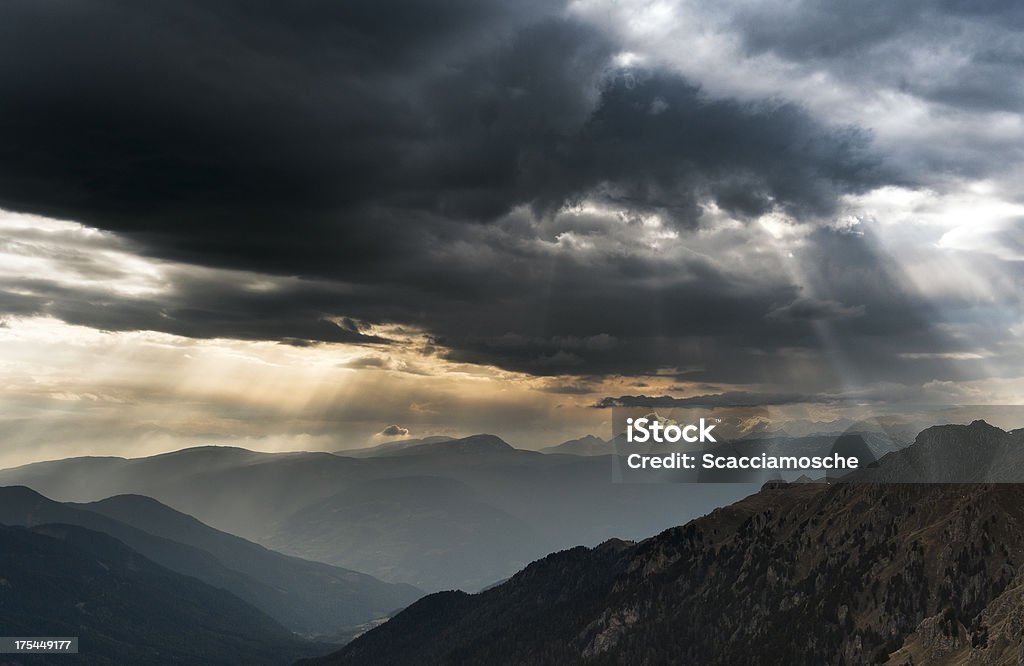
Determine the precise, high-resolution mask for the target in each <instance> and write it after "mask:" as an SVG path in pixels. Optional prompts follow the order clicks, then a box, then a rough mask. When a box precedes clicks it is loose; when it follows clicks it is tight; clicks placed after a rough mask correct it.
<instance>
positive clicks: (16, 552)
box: [0, 524, 324, 664]
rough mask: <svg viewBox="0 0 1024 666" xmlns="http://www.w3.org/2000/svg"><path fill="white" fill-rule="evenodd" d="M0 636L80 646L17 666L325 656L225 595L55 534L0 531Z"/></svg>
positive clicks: (108, 545)
mask: <svg viewBox="0 0 1024 666" xmlns="http://www.w3.org/2000/svg"><path fill="white" fill-rule="evenodd" d="M0 627H3V632H4V633H5V634H6V635H10V636H78V637H79V652H80V654H79V655H78V656H77V657H69V656H68V655H53V656H52V658H51V659H49V660H47V658H46V657H45V656H37V655H33V656H32V657H26V658H23V661H24V662H25V663H41V662H43V661H47V662H52V663H76V664H78V663H86V664H171V663H188V664H228V663H244V664H286V663H289V661H291V660H294V659H296V658H298V657H301V656H303V655H309V654H310V653H315V652H316V651H317V650H323V649H324V646H323V645H319V646H318V645H316V644H311V643H307V642H305V641H302V640H301V639H299V638H298V637H296V636H294V635H293V634H291V633H290V632H289V631H288V630H286V629H285V628H284V627H282V626H281V625H280V624H278V623H277V622H275V621H274V620H272V619H271V618H270V617H268V616H267V615H266V614H264V613H262V612H261V611H259V610H256V609H255V608H253V607H252V606H249V605H248V604H246V603H245V602H244V601H242V600H240V599H238V598H237V597H235V596H234V595H233V594H231V593H229V592H226V591H224V590H221V589H217V588H214V587H212V586H209V585H207V584H205V583H203V582H201V581H198V580H196V579H194V578H191V577H188V576H182V575H181V574H177V573H174V572H172V571H170V570H168V569H165V568H164V567H161V566H159V565H157V564H155V563H153V562H151V561H150V560H148V559H146V558H145V557H143V556H142V555H140V554H138V553H136V552H135V551H133V550H131V549H129V548H128V547H127V546H125V545H124V544H122V543H121V542H120V541H117V540H116V539H114V538H112V537H110V536H107V535H105V534H100V533H98V532H93V531H90V530H86V529H83V528H81V527H77V526H72V525H59V524H57V525H41V526H38V527H34V528H23V527H0Z"/></svg>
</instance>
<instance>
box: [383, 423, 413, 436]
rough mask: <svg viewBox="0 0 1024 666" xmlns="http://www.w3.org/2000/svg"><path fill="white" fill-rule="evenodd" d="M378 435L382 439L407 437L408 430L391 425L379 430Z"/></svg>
mask: <svg viewBox="0 0 1024 666" xmlns="http://www.w3.org/2000/svg"><path fill="white" fill-rule="evenodd" d="M378 434H380V435H381V436H383V437H408V436H409V429H408V428H403V427H402V426H400V425H395V424H391V425H389V426H388V427H387V428H384V429H383V430H381V431H380V433H378Z"/></svg>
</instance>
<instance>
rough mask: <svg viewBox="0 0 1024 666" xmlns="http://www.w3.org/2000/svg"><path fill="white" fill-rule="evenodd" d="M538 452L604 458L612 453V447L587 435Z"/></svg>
mask: <svg viewBox="0 0 1024 666" xmlns="http://www.w3.org/2000/svg"><path fill="white" fill-rule="evenodd" d="M540 451H541V453H564V454H568V455H572V456H606V455H609V454H611V453H612V445H611V443H610V442H607V441H605V440H603V439H601V438H600V437H594V436H593V435H587V436H585V437H580V438H579V439H570V440H569V441H568V442H562V443H561V444H556V445H555V446H547V447H545V448H543V449H541V450H540Z"/></svg>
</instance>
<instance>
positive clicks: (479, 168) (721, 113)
mask: <svg viewBox="0 0 1024 666" xmlns="http://www.w3.org/2000/svg"><path fill="white" fill-rule="evenodd" d="M868 32H870V30H868ZM766 43H767V42H766ZM764 48H767V47H764ZM616 51H617V47H616V44H614V43H613V42H611V41H610V38H609V37H608V36H606V35H604V34H602V33H600V32H598V31H597V30H596V29H594V28H592V27H588V26H585V25H582V24H580V23H577V22H574V21H572V20H569V19H567V18H565V17H564V16H563V15H562V11H561V8H560V7H555V6H553V5H551V4H549V3H504V2H491V3H488V2H469V1H466V2H454V3H416V2H400V3H390V4H388V5H386V6H385V5H382V4H381V3H376V2H374V3H371V2H346V3H334V2H331V3H328V2H299V3H288V4H280V3H269V2H259V3H242V2H238V3H235V2H206V3H195V2H178V3H122V2H95V3H88V4H78V3H64V4H60V5H56V6H54V5H44V4H41V3H35V2H9V3H5V4H4V5H3V7H2V8H0V59H2V61H3V62H5V63H6V65H5V67H3V68H0V95H2V98H3V100H4V103H3V105H0V206H3V207H6V208H11V209H17V210H21V211H30V212H36V213H42V214H47V215H51V216H57V217H63V218H69V219H73V220H78V221H82V222H84V223H86V224H89V225H93V226H96V227H99V228H102V229H107V230H111V231H114V232H116V233H117V234H119V235H120V236H121V237H123V238H127V239H130V242H131V243H132V244H133V247H137V248H139V251H140V252H144V253H147V254H149V255H152V256H157V257H162V258H169V259H174V260H179V261H185V262H190V263H192V264H196V265H200V266H207V267H214V268H233V269H244V270H248V271H255V272H260V273H266V274H274V275H277V276H296V275H297V276H303V277H305V278H308V280H309V281H308V282H305V283H303V284H301V285H298V286H291V287H288V288H283V289H275V290H271V291H267V292H252V291H250V290H246V289H244V288H240V287H238V286H237V285H232V284H223V285H217V284H216V283H214V284H213V285H212V286H211V281H210V280H209V279H202V278H199V277H196V276H193V275H192V274H191V273H189V272H188V271H187V270H183V271H182V272H181V273H180V274H178V275H177V276H176V277H175V279H174V281H173V285H174V288H173V290H172V291H171V292H169V293H167V294H163V295H160V296H156V297H154V299H155V300H150V299H146V298H141V297H129V296H116V295H111V294H110V293H107V292H96V291H89V290H85V289H72V288H70V287H67V286H66V285H63V286H61V285H55V284H52V283H47V282H46V281H45V280H42V279H41V280H37V281H35V282H26V283H24V284H20V285H16V284H8V285H6V286H7V288H8V289H10V290H11V291H10V293H8V294H7V296H6V297H5V299H6V300H5V307H4V312H5V313H8V314H25V313H39V314H49V315H52V316H55V317H58V318H61V319H63V320H65V321H69V322H72V323H79V324H83V325H88V326H93V327H96V328H103V329H109V330H131V329H154V330H161V331H167V332H171V333H176V334H180V335H189V336H194V337H216V336H226V337H240V338H248V339H273V340H281V341H287V342H292V343H296V344H299V343H302V341H307V342H308V341H344V342H360V343H362V342H366V343H380V342H383V340H381V339H380V338H378V337H375V336H373V335H372V334H368V333H367V332H366V330H365V324H363V323H361V322H369V323H374V324H381V323H389V324H408V325H413V326H417V327H419V328H422V329H423V330H425V331H426V332H427V333H428V334H429V335H430V336H432V338H433V340H434V342H435V343H436V344H437V345H438V346H439V347H440V348H442V349H443V352H442V353H444V354H445V355H446V356H447V357H448V358H451V359H455V360H461V361H471V362H479V363H494V364H498V365H501V366H502V367H506V368H513V369H517V370H524V371H527V372H532V373H536V374H540V375H557V374H579V375H601V374H615V373H622V374H629V373H653V372H656V371H659V370H662V369H664V368H668V369H669V372H670V373H672V372H674V373H677V374H678V376H679V377H681V378H684V379H687V380H694V381H716V382H719V381H720V382H730V381H772V380H777V381H787V380H794V381H795V380H797V379H798V378H797V377H795V376H790V375H787V372H789V370H787V367H788V366H789V364H790V360H791V358H789V357H787V356H786V354H793V353H798V352H794V351H793V350H794V349H797V350H801V349H803V350H811V351H810V352H808V353H812V354H813V353H814V351H815V350H817V349H818V348H819V347H820V346H821V345H822V342H821V341H820V340H819V339H817V338H816V337H815V335H816V333H815V329H814V327H813V325H812V324H813V322H814V321H820V320H842V323H843V324H844V327H845V328H844V331H841V332H840V333H839V335H840V337H841V338H842V336H851V337H852V336H858V335H866V336H877V337H876V339H877V340H878V341H879V344H878V345H877V346H875V347H873V348H872V349H871V350H870V351H864V352H862V354H861V355H862V356H863V358H860V359H858V360H860V361H862V365H863V367H865V368H873V367H878V368H885V369H886V372H890V373H894V372H898V371H899V368H898V367H895V366H893V365H891V364H889V365H887V364H886V363H885V362H884V360H883V356H884V353H883V352H886V353H887V352H892V351H893V349H894V348H895V349H899V348H900V346H901V345H910V344H912V343H913V344H914V346H913V349H914V351H921V350H922V349H924V350H926V351H936V350H939V351H941V350H943V348H942V347H941V345H940V344H939V343H938V342H937V341H936V340H935V339H933V338H931V337H929V332H928V327H927V325H926V322H927V313H924V312H921V311H920V309H919V308H917V306H916V305H914V304H911V306H910V307H906V303H905V302H904V301H903V300H901V296H900V293H899V290H895V292H894V290H893V288H892V285H891V284H888V283H885V280H884V278H883V277H881V276H884V275H886V272H885V271H884V270H878V269H879V264H880V262H882V261H884V260H883V259H881V258H879V256H878V255H877V253H875V252H873V251H872V250H871V249H870V248H866V247H865V246H866V244H867V242H866V241H865V240H864V239H861V238H844V239H840V238H837V237H838V236H839V234H837V233H836V232H834V231H831V230H822V231H821V232H820V237H817V238H816V239H815V243H817V244H820V248H817V249H816V247H811V248H810V249H808V250H807V252H808V257H807V259H808V261H810V262H811V263H812V264H814V265H816V266H818V268H819V269H820V275H817V276H816V280H817V281H818V282H819V283H820V284H821V285H822V291H823V293H821V294H816V295H814V296H811V295H808V294H802V293H800V290H799V289H798V288H797V287H795V286H793V285H792V284H789V283H786V282H782V281H777V280H776V281H773V280H762V279H759V278H758V277H751V276H744V275H742V271H738V270H734V269H735V267H728V266H724V265H722V264H719V263H717V262H716V261H714V260H713V259H710V258H708V257H707V256H704V255H703V254H700V253H691V254H687V255H683V256H674V257H671V258H665V259H659V258H657V257H652V256H650V255H638V254H636V253H631V252H627V251H623V250H621V249H620V248H616V247H612V246H606V245H604V243H605V241H604V240H602V239H603V238H604V237H605V236H608V235H609V234H611V233H612V232H613V231H616V229H625V230H627V232H629V233H633V232H635V233H637V234H638V233H640V231H641V230H642V228H643V222H642V220H641V219H640V216H642V215H647V214H657V215H660V216H661V217H662V219H664V221H665V226H666V229H668V230H669V231H677V232H683V233H691V232H694V230H696V229H698V228H699V226H700V224H701V223H702V222H701V220H702V219H703V218H701V215H702V214H703V212H704V211H705V210H706V208H707V207H708V205H710V204H714V205H715V206H717V208H718V209H719V210H721V211H724V212H725V213H728V214H730V215H732V216H734V217H736V218H738V219H748V218H753V217H756V216H758V215H761V214H763V213H765V212H768V211H779V212H783V213H787V214H790V215H793V216H798V217H800V218H802V219H808V220H811V219H818V218H822V219H827V218H829V217H830V216H832V215H834V214H835V213H836V211H837V201H838V198H839V197H840V196H842V195H844V194H850V193H859V192H863V191H866V190H868V189H871V188H873V187H875V186H877V185H880V184H883V183H899V182H904V181H905V180H906V177H905V176H903V175H897V174H894V173H892V172H891V170H890V169H889V168H887V167H886V166H885V163H884V161H883V160H882V159H881V157H880V156H879V155H877V154H876V153H875V152H874V150H873V149H872V144H871V138H870V135H869V134H868V133H866V132H865V131H862V130H859V129H857V128H849V127H833V126H830V125H828V124H827V123H825V122H822V121H820V120H818V119H816V118H814V117H812V116H811V115H809V114H808V113H807V112H806V111H805V110H804V109H802V108H801V107H799V106H797V105H794V104H791V103H787V102H785V101H782V100H764V101H761V102H742V103H741V102H739V101H733V100H727V99H725V100H723V99H716V98H712V97H709V96H707V95H706V94H704V93H703V92H702V90H701V89H700V88H699V87H698V86H696V85H695V84H694V83H692V82H690V81H687V80H685V79H683V78H681V77H680V76H678V75H675V74H672V73H669V72H667V71H663V70H658V69H643V68H633V69H614V68H612V67H611V59H612V57H613V56H614V55H615V53H616ZM582 201H590V202H598V203H603V204H608V205H612V206H614V207H615V208H617V209H620V210H622V211H625V213H624V216H625V217H623V218H622V219H620V220H617V221H616V222H615V224H616V225H617V227H616V228H615V229H612V228H611V227H609V226H607V225H608V224H609V223H607V222H600V221H594V220H589V221H586V220H584V221H580V222H578V223H577V226H576V227H574V228H566V229H562V230H559V231H558V232H557V233H555V232H553V231H551V229H550V228H548V227H544V224H546V223H547V221H550V220H551V219H552V217H553V216H554V215H555V213H556V212H557V211H559V210H560V209H561V208H562V207H563V206H564V205H566V204H574V203H579V202H582ZM520 207H524V208H525V209H528V210H530V211H532V214H526V213H521V214H520V213H517V212H516V211H517V210H520V211H521V210H522V209H523V208H520ZM595 220H596V218H595ZM587 224H589V225H591V226H590V227H589V228H588V227H587V226H586V225H587ZM602 224H604V225H606V226H605V227H603V228H602V227H601V225H602ZM568 236H572V237H579V238H582V239H584V240H586V241H587V242H589V243H590V244H591V245H592V246H594V247H596V248H597V249H596V250H594V253H595V254H593V255H592V256H591V255H587V256H583V255H581V256H574V255H572V254H571V253H567V252H561V253H555V252H554V251H552V250H550V248H548V249H544V247H541V246H542V245H543V243H548V244H549V245H551V244H554V243H558V242H562V241H563V240H565V239H566V238H567V237H568ZM566 242H568V241H566ZM826 256H828V257H830V258H829V259H828V260H827V261H826V260H825V257H826ZM847 262H851V263H849V264H848V263H847ZM848 265H849V266H850V267H851V268H849V271H850V273H849V274H847V273H843V274H840V273H841V271H843V270H845V269H844V268H842V267H846V266H848ZM883 268H884V267H883ZM94 269H95V267H92V268H91V269H89V270H94ZM727 269H732V270H727ZM83 270H85V269H83ZM859 272H863V273H864V274H865V275H867V276H868V280H867V285H866V286H865V284H863V281H862V282H852V283H851V282H849V280H851V279H853V280H855V279H856V278H857V277H858V273H859ZM15 290H16V291H15ZM772 313H774V314H772ZM893 313H898V315H899V316H897V317H891V316H890V315H892V314H893ZM344 317H350V318H351V319H344ZM904 332H913V335H908V336H906V337H905V338H901V340H902V342H892V341H888V342H882V340H883V339H885V336H886V335H890V336H891V335H893V334H900V333H904ZM917 343H920V344H917ZM799 353H803V352H799ZM819 360H820V359H819ZM824 372H825V374H827V373H828V372H829V371H828V369H827V368H826V369H825V370H824ZM821 381H825V380H824V379H822V380H821Z"/></svg>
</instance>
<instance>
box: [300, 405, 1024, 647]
mask: <svg viewBox="0 0 1024 666" xmlns="http://www.w3.org/2000/svg"><path fill="white" fill-rule="evenodd" d="M997 431H998V429H993V428H992V427H991V426H988V425H987V424H980V423H975V424H972V425H971V426H943V427H939V428H932V429H929V430H928V431H925V432H923V433H922V434H921V436H919V437H918V440H917V442H916V443H915V444H914V445H913V446H914V447H915V448H916V449H918V451H921V453H918V451H908V452H906V453H907V457H906V459H910V460H918V459H919V458H918V456H923V455H924V454H925V453H926V454H928V455H932V456H936V457H937V459H938V460H944V461H946V462H947V463H948V464H957V463H960V464H965V465H967V466H970V464H971V460H972V459H977V460H983V461H987V460H988V459H989V456H990V455H994V452H1000V451H1001V452H1003V453H1007V452H1008V449H1012V448H1013V446H1014V445H1013V444H1011V443H1010V442H1009V441H1008V440H1007V439H1006V438H1007V436H1009V437H1010V438H1011V439H1013V438H1014V437H1015V436H1014V435H1011V434H1009V433H1003V431H998V432H997ZM1000 433H1002V434H1000ZM1018 446H1019V445H1018ZM963 455H972V456H975V458H972V459H968V460H965V459H962V458H961V456H963ZM893 459H894V460H896V461H897V464H900V463H899V461H901V460H902V459H903V458H902V457H901V456H899V455H895V456H894V457H893ZM884 466H885V461H883V470H884ZM1022 565H1024V485H1020V484H1002V485H981V484H884V483H870V482H869V483H856V482H849V483H838V484H816V483H801V484H786V483H775V484H769V485H767V486H766V487H765V488H764V489H762V490H761V492H759V493H757V494H755V495H753V496H751V497H749V498H747V499H744V500H742V501H740V502H738V503H736V504H734V505H732V506H729V507H726V508H723V509H719V510H716V511H714V512H713V513H711V514H710V515H708V516H705V517H703V518H699V519H697V520H694V521H692V522H690V523H689V524H687V525H685V526H683V527H677V528H673V529H670V530H667V531H665V532H663V533H661V534H659V535H658V536H656V537H653V538H650V539H647V540H645V541H642V542H640V543H637V544H630V543H625V542H618V541H616V542H609V543H606V544H604V545H602V546H600V547H598V548H595V549H593V550H588V549H586V548H575V549H572V550H568V551H564V552H560V553H556V554H554V555H550V556H548V557H546V558H544V559H543V560H540V561H538V562H535V563H533V564H531V565H530V566H528V567H527V568H526V569H524V570H523V571H522V572H520V573H518V574H516V575H515V576H514V577H512V578H511V579H510V580H509V581H508V582H506V583H504V584H502V585H498V586H496V587H494V588H492V589H490V590H487V591H485V592H481V593H479V594H475V595H468V594H464V593H451V592H449V593H440V594H434V595H431V596H428V597H426V598H424V599H422V600H420V601H419V602H417V603H415V604H413V605H412V606H410V607H409V608H408V609H406V610H405V611H404V612H402V613H400V614H399V615H397V616H396V617H395V618H393V619H392V620H390V621H389V622H387V623H386V624H384V625H382V626H380V627H378V628H376V629H374V630H373V631H371V632H369V633H367V634H365V635H364V636H362V637H360V638H358V639H356V640H355V641H354V642H353V643H351V644H350V645H348V646H347V647H345V648H343V649H342V650H341V651H339V652H338V653H335V654H334V655H330V656H329V657H326V658H323V659H321V660H316V661H313V662H309V663H326V664H353V665H354V664H360V665H362V664H375V665H376V664H449V663H465V664H517V665H521V664H576V663H586V664H602V665H604V664H624V663H631V664H632V663H636V664H674V663H678V664H741V663H742V664H751V665H758V664H772V665H774V664H812V663H813V664H868V663H882V662H887V661H888V663H891V664H905V663H914V664H925V663H927V664H946V663H948V664H953V663H957V664H959V663H964V661H969V662H970V663H994V664H1009V663H1020V660H1024V642H1022V636H1024V634H1022V631H1021V629H1022V626H1024V624H1022V623H1024V614H1022V612H1021V605H1020V602H1021V601H1022V600H1024V569H1022Z"/></svg>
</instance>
